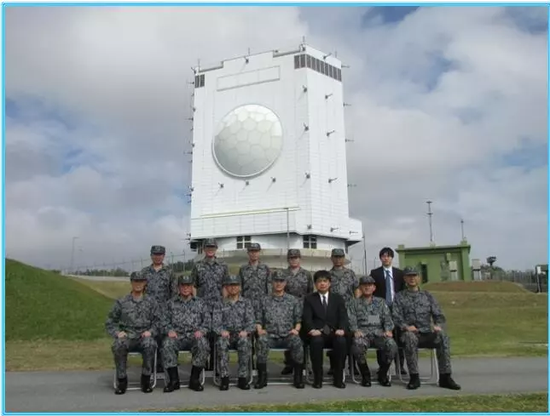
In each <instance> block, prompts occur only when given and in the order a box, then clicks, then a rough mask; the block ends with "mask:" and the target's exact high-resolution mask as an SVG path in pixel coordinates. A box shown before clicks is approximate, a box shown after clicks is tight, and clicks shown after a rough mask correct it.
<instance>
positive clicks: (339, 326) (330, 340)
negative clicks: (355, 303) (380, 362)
mask: <svg viewBox="0 0 550 416" xmlns="http://www.w3.org/2000/svg"><path fill="white" fill-rule="evenodd" d="M313 280H314V283H315V287H316V289H317V292H315V293H311V294H309V295H307V296H306V298H305V299H304V312H303V316H302V327H303V332H304V333H305V337H306V341H307V342H308V343H309V350H310V356H311V365H312V367H313V378H314V382H313V388H316V389H320V388H321V387H323V348H332V352H333V354H332V357H331V359H332V363H333V370H334V372H333V377H334V381H333V384H334V386H335V387H337V388H340V389H344V388H346V384H345V383H344V381H343V380H344V365H345V362H346V354H347V351H348V345H347V344H348V343H347V339H346V335H347V332H348V313H347V310H346V302H345V301H344V298H343V297H342V296H340V295H339V294H338V293H334V292H329V289H330V286H331V274H330V272H328V271H326V270H319V271H318V272H316V273H315V274H314V275H313Z"/></svg>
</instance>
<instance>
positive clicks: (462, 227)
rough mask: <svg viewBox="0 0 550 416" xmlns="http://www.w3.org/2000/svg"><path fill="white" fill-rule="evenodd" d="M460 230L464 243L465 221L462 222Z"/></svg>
mask: <svg viewBox="0 0 550 416" xmlns="http://www.w3.org/2000/svg"><path fill="white" fill-rule="evenodd" d="M460 229H461V230H462V241H464V239H465V237H464V220H463V219H461V220H460Z"/></svg>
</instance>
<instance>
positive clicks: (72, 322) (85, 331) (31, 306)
mask: <svg viewBox="0 0 550 416" xmlns="http://www.w3.org/2000/svg"><path fill="white" fill-rule="evenodd" d="M5 265H6V280H5V290H6V305H5V306H6V309H5V313H6V315H5V316H6V340H7V341H9V340H31V339H56V340H91V339H97V338H103V337H105V336H106V333H105V329H104V322H105V319H106V318H107V314H108V313H109V310H110V308H111V306H112V304H113V300H112V299H109V298H107V297H105V296H103V295H101V294H99V293H98V292H96V291H95V290H93V289H91V288H89V287H86V286H84V285H82V284H80V283H78V282H75V281H73V280H71V279H68V278H65V277H63V276H59V275H57V274H54V273H51V272H48V271H46V270H42V269H38V268H35V267H31V266H28V265H26V264H23V263H20V262H18V261H15V260H10V259H6V263H5Z"/></svg>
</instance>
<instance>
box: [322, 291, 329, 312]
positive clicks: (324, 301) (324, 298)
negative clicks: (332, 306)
mask: <svg viewBox="0 0 550 416" xmlns="http://www.w3.org/2000/svg"><path fill="white" fill-rule="evenodd" d="M323 308H325V313H326V311H327V308H328V305H327V297H326V295H325V296H323Z"/></svg>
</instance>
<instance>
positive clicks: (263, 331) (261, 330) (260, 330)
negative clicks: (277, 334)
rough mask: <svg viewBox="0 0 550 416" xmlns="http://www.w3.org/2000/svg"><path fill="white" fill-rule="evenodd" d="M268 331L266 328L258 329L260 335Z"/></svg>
mask: <svg viewBox="0 0 550 416" xmlns="http://www.w3.org/2000/svg"><path fill="white" fill-rule="evenodd" d="M265 334H267V331H266V330H265V329H258V335H265Z"/></svg>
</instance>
